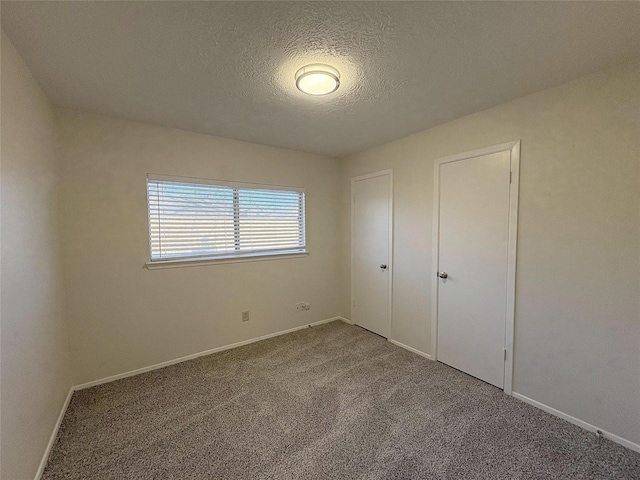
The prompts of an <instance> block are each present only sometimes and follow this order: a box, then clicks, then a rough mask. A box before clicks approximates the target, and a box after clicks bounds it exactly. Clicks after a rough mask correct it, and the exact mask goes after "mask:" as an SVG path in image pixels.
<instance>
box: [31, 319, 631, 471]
mask: <svg viewBox="0 0 640 480" xmlns="http://www.w3.org/2000/svg"><path fill="white" fill-rule="evenodd" d="M556 478H565V479H616V480H622V479H640V454H637V453H634V452H632V451H630V450H627V449H625V448H623V447H621V446H619V445H617V444H614V443H612V442H610V441H608V440H605V439H603V438H598V437H596V436H595V435H593V434H591V433H588V432H586V431H584V430H582V429H580V428H578V427H575V426H573V425H571V424H569V423H567V422H565V421H563V420H560V419H557V418H555V417H552V416H551V415H548V414H546V413H544V412H542V411H540V410H538V409H536V408H534V407H532V406H530V405H527V404H525V403H523V402H520V401H518V400H516V399H514V398H512V397H509V396H506V395H504V394H503V393H502V392H501V391H500V390H498V389H496V388H494V387H492V386H490V385H487V384H485V383H483V382H481V381H479V380H476V379H474V378H472V377H469V376H467V375H465V374H463V373H461V372H459V371H457V370H455V369H453V368H450V367H447V366H445V365H443V364H439V363H435V362H430V361H429V360H426V359H423V358H421V357H419V356H417V355H414V354H412V353H410V352H407V351H405V350H403V349H401V348H399V347H396V346H394V345H392V344H391V343H389V342H386V341H385V340H384V339H382V338H380V337H378V336H376V335H373V334H371V333H368V332H366V331H365V330H362V329H360V328H358V327H354V326H351V325H346V324H344V323H342V322H333V323H330V324H326V325H322V326H319V327H314V328H308V329H305V330H301V331H298V332H294V333H291V334H288V335H284V336H281V337H277V338H273V339H269V340H265V341H262V342H259V343H254V344H251V345H247V346H245V347H240V348H237V349H234V350H228V351H225V352H221V353H218V354H214V355H210V356H207V357H201V358H199V359H196V360H192V361H189V362H185V363H182V364H179V365H174V366H171V367H167V368H163V369H161V370H156V371H153V372H149V373H146V374H143V375H139V376H136V377H131V378H127V379H123V380H119V381H117V382H113V383H109V384H106V385H101V386H97V387H93V388H91V389H87V390H82V391H79V392H76V393H75V394H74V395H73V399H72V401H71V405H70V407H69V410H68V412H67V414H66V416H65V418H64V422H63V424H62V428H61V430H60V435H59V438H58V440H57V442H56V444H55V446H54V448H53V451H52V454H51V457H50V459H49V463H48V465H47V467H46V470H45V473H44V476H43V479H45V480H51V479H292V480H293V479H340V480H345V479H466V480H472V479H556Z"/></svg>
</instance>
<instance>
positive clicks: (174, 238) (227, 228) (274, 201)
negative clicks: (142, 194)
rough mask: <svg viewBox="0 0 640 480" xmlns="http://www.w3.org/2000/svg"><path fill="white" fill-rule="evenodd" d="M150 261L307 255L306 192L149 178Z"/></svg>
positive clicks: (261, 186)
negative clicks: (287, 254) (304, 253)
mask: <svg viewBox="0 0 640 480" xmlns="http://www.w3.org/2000/svg"><path fill="white" fill-rule="evenodd" d="M147 201H148V205H149V244H150V252H151V253H150V256H151V262H162V261H172V260H174V261H175V260H203V259H216V258H230V257H231V258H233V257H244V256H259V255H276V254H286V253H289V254H291V253H303V252H305V219H304V210H305V205H304V191H303V190H302V189H298V188H289V187H275V186H270V185H253V184H234V183H227V182H218V181H216V180H200V179H190V178H185V179H175V178H166V177H157V176H152V175H149V176H147Z"/></svg>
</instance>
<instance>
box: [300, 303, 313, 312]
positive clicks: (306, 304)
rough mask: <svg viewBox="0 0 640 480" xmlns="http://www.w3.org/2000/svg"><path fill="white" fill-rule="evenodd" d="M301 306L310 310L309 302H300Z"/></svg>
mask: <svg viewBox="0 0 640 480" xmlns="http://www.w3.org/2000/svg"><path fill="white" fill-rule="evenodd" d="M302 308H303V309H305V310H311V304H310V303H307V302H304V303H303V304H302Z"/></svg>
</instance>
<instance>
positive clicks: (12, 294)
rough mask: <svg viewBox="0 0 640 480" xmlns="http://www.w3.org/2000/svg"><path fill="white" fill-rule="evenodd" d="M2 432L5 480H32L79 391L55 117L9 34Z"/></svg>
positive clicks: (5, 42)
mask: <svg viewBox="0 0 640 480" xmlns="http://www.w3.org/2000/svg"><path fill="white" fill-rule="evenodd" d="M1 44H2V79H1V82H2V92H1V93H2V108H1V121H2V129H1V130H2V136H1V149H2V167H1V170H0V173H1V175H0V177H1V183H2V194H1V198H2V212H1V214H2V247H1V249H2V253H1V258H2V274H1V282H2V293H1V301H2V318H1V325H0V328H1V333H2V335H1V337H2V341H1V345H2V346H1V351H2V353H1V363H2V371H1V375H2V382H1V387H0V389H1V392H2V394H1V402H2V415H1V425H2V427H1V432H0V436H1V437H2V443H1V445H2V452H1V455H2V468H1V470H0V476H1V477H2V478H6V479H14V480H20V479H27V478H28V479H31V478H33V477H34V475H35V473H36V470H37V468H38V464H39V463H40V460H41V458H42V455H43V453H44V450H45V447H46V445H47V442H48V441H49V437H50V436H51V432H52V431H53V427H54V425H55V423H56V420H57V417H58V414H59V413H60V409H61V408H62V405H63V403H64V400H65V398H66V396H67V393H68V392H69V388H70V387H71V385H72V384H73V382H72V374H71V361H70V357H69V343H68V336H67V328H66V322H65V312H64V304H63V298H64V296H63V294H62V285H63V279H62V268H61V263H60V260H61V256H60V251H59V241H58V232H57V220H58V218H57V217H58V210H57V201H58V193H57V191H58V190H57V189H58V185H57V182H56V177H55V174H54V169H55V165H54V133H55V116H54V112H53V109H52V107H51V105H50V104H49V101H48V100H47V98H46V97H45V96H44V94H43V92H42V91H41V90H40V87H39V86H38V84H37V83H36V82H35V81H34V79H33V78H32V77H31V73H30V72H29V70H28V69H27V67H26V66H25V65H24V63H23V62H22V59H21V58H20V57H19V56H18V53H17V52H16V51H15V49H14V48H13V45H11V42H10V41H9V39H8V38H7V37H6V36H5V35H4V33H2V42H1Z"/></svg>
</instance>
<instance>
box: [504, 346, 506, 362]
mask: <svg viewBox="0 0 640 480" xmlns="http://www.w3.org/2000/svg"><path fill="white" fill-rule="evenodd" d="M504 361H505V362H506V361H507V349H506V348H505V349H504Z"/></svg>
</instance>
